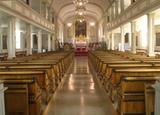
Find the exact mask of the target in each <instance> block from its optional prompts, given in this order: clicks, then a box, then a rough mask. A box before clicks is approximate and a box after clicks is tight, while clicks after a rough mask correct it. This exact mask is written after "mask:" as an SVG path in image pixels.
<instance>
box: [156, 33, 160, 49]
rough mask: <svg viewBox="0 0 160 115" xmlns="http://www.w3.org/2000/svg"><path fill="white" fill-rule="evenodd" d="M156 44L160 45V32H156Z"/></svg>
mask: <svg viewBox="0 0 160 115" xmlns="http://www.w3.org/2000/svg"><path fill="white" fill-rule="evenodd" d="M156 46H160V33H156Z"/></svg>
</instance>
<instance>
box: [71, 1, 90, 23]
mask: <svg viewBox="0 0 160 115" xmlns="http://www.w3.org/2000/svg"><path fill="white" fill-rule="evenodd" d="M73 3H74V4H75V6H76V10H75V18H76V21H80V22H83V21H84V20H85V13H86V6H85V5H86V4H87V3H88V0H73Z"/></svg>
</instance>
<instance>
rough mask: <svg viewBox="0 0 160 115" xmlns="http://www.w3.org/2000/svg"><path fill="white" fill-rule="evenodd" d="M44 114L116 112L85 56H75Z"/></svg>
mask: <svg viewBox="0 0 160 115" xmlns="http://www.w3.org/2000/svg"><path fill="white" fill-rule="evenodd" d="M44 115H117V113H116V111H115V110H114V109H113V105H112V103H111V101H110V100H109V98H108V96H107V94H106V93H105V91H104V90H103V88H102V87H101V86H100V84H99V83H98V79H97V78H96V76H93V75H92V74H91V72H90V70H89V66H88V59H87V57H75V60H74V63H73V64H72V66H71V68H70V69H69V71H68V73H67V74H66V75H65V77H64V80H63V82H62V84H61V86H60V87H59V89H58V91H57V92H56V94H55V95H54V97H53V99H52V100H51V102H50V103H49V105H48V107H47V109H46V111H45V112H44Z"/></svg>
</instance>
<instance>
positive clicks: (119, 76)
mask: <svg viewBox="0 0 160 115" xmlns="http://www.w3.org/2000/svg"><path fill="white" fill-rule="evenodd" d="M88 58H89V65H90V66H91V67H94V71H96V73H97V76H98V78H99V79H100V82H101V84H102V85H103V87H104V89H105V90H106V92H107V93H108V95H109V97H110V99H111V101H112V102H113V105H114V107H115V109H116V110H117V112H118V114H120V115H153V114H154V103H155V102H154V98H155V96H154V95H155V92H154V89H153V88H152V85H153V84H154V83H155V82H156V81H159V80H160V59H155V58H154V57H147V56H144V55H143V56H142V55H137V54H131V53H126V52H120V51H105V52H104V51H90V52H89V55H88Z"/></svg>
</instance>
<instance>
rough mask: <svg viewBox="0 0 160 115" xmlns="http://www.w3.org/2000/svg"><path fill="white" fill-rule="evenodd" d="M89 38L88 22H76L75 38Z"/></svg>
mask: <svg viewBox="0 0 160 115" xmlns="http://www.w3.org/2000/svg"><path fill="white" fill-rule="evenodd" d="M79 36H85V37H86V36H87V23H86V21H83V22H80V21H76V23H75V37H79Z"/></svg>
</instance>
